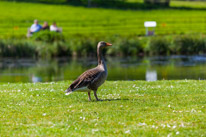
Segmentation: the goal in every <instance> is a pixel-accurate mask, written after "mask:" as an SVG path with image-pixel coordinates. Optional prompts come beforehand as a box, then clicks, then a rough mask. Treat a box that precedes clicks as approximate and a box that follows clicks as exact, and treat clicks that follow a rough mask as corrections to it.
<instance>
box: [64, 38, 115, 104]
mask: <svg viewBox="0 0 206 137" xmlns="http://www.w3.org/2000/svg"><path fill="white" fill-rule="evenodd" d="M107 46H112V44H110V43H107V42H104V41H100V42H99V43H98V45H97V58H98V65H97V67H95V68H92V69H89V70H87V71H85V72H84V73H82V74H81V75H80V76H79V77H78V78H77V79H76V80H75V81H74V82H72V84H71V85H70V86H69V88H67V89H66V90H65V92H66V95H69V94H71V93H73V92H88V99H89V101H91V96H90V92H91V91H94V96H95V98H96V100H97V101H100V100H99V99H98V97H97V90H98V88H99V87H100V86H101V85H102V84H103V83H104V82H105V80H106V79H107V74H108V73H107V66H106V63H105V61H104V58H103V55H102V49H103V48H105V47H107Z"/></svg>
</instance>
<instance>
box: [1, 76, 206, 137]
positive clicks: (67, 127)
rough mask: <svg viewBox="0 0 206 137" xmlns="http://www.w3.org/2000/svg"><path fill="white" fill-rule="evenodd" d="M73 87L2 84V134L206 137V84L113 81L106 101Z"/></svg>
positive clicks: (106, 91)
mask: <svg viewBox="0 0 206 137" xmlns="http://www.w3.org/2000/svg"><path fill="white" fill-rule="evenodd" d="M70 83H71V81H65V82H57V83H54V82H51V83H37V84H32V83H25V84H23V83H15V84H7V83H1V84H0V99H1V101H0V106H1V109H0V131H1V132H0V136H2V137H3V136H168V135H169V136H176V135H178V136H205V135H206V132H205V129H206V114H205V113H206V109H205V107H206V105H205V104H206V102H205V98H206V92H205V88H206V87H205V85H206V81H190V80H183V81H156V82H145V81H108V82H106V83H105V84H104V85H103V86H102V87H101V88H100V89H99V91H98V95H99V98H101V99H103V100H104V101H101V102H96V101H92V102H88V101H87V94H86V93H73V94H70V95H69V96H65V95H64V93H63V91H64V90H65V89H66V88H67V87H68V85H69V84H70ZM92 98H93V100H94V96H92Z"/></svg>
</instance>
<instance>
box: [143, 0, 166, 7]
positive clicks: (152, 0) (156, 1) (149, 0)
mask: <svg viewBox="0 0 206 137" xmlns="http://www.w3.org/2000/svg"><path fill="white" fill-rule="evenodd" d="M144 3H145V4H153V5H164V6H169V4H170V0H144Z"/></svg>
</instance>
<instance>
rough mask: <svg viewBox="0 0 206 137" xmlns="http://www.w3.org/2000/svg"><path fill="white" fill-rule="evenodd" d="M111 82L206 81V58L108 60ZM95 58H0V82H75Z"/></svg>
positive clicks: (95, 62)
mask: <svg viewBox="0 0 206 137" xmlns="http://www.w3.org/2000/svg"><path fill="white" fill-rule="evenodd" d="M106 62H107V67H108V80H147V81H155V80H163V79H165V80H181V79H196V80H199V79H201V80H203V79H206V56H169V57H145V58H137V57H134V58H132V57H127V58H113V57H108V58H106ZM96 65H97V61H96V58H81V59H71V58H61V59H54V60H50V61H48V60H32V59H15V60H14V59H0V82H38V81H41V82H47V81H59V80H74V79H75V78H77V77H78V76H79V75H80V74H81V73H82V72H83V71H85V70H87V69H89V68H92V67H95V66H96Z"/></svg>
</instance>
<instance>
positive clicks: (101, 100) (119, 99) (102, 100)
mask: <svg viewBox="0 0 206 137" xmlns="http://www.w3.org/2000/svg"><path fill="white" fill-rule="evenodd" d="M126 100H129V99H125V98H124V99H121V98H118V99H100V100H99V101H96V100H92V101H87V102H104V101H126Z"/></svg>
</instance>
